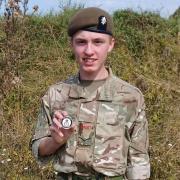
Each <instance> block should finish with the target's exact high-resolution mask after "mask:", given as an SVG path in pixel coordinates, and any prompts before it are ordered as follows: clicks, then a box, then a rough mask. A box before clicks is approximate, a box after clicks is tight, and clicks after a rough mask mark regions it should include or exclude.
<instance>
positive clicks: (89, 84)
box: [80, 78, 106, 94]
mask: <svg viewBox="0 0 180 180" xmlns="http://www.w3.org/2000/svg"><path fill="white" fill-rule="evenodd" d="M105 81H106V78H105V79H101V80H80V83H81V86H82V87H84V88H85V89H86V91H88V92H89V93H90V94H91V93H93V92H94V91H96V90H97V89H98V88H99V87H100V86H102V85H103V84H104V83H105Z"/></svg>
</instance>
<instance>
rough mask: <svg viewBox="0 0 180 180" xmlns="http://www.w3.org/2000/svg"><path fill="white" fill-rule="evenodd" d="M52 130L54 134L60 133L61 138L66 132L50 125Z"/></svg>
mask: <svg viewBox="0 0 180 180" xmlns="http://www.w3.org/2000/svg"><path fill="white" fill-rule="evenodd" d="M50 131H51V133H52V134H58V135H59V136H60V137H61V138H63V137H64V134H63V133H62V132H61V131H59V130H58V129H57V128H56V127H54V126H50Z"/></svg>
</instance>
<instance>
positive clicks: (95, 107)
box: [32, 69, 150, 179]
mask: <svg viewBox="0 0 180 180" xmlns="http://www.w3.org/2000/svg"><path fill="white" fill-rule="evenodd" d="M144 109H145V105H144V98H143V95H142V94H141V92H140V91H139V90H138V89H137V88H135V87H133V86H131V85H129V84H128V83H127V82H124V81H122V80H121V79H119V78H117V77H116V76H114V75H113V74H112V72H111V70H110V69H109V77H108V78H107V79H106V81H105V83H104V84H103V85H102V86H101V87H99V88H98V89H97V90H96V91H94V92H93V93H89V92H87V91H86V88H83V87H82V86H81V84H80V82H79V78H78V75H77V76H73V77H72V78H69V79H68V80H66V81H65V82H60V83H57V84H55V85H53V86H51V87H50V88H49V90H48V92H47V93H46V94H45V95H44V97H43V98H42V106H41V111H40V113H39V117H38V123H37V127H36V130H35V134H34V136H33V140H32V151H33V154H34V156H35V157H36V159H37V161H38V162H39V163H41V164H44V163H45V162H48V161H49V160H50V159H53V162H54V169H55V170H56V171H57V172H63V173H71V172H74V173H77V174H78V173H82V174H89V173H92V174H93V173H94V172H98V173H101V174H104V175H106V176H110V177H111V176H120V175H124V174H126V176H127V178H128V179H146V178H149V176H150V164H149V156H148V123H147V120H146V117H145V111H144ZM56 110H65V111H67V112H68V114H69V115H70V116H71V117H72V118H73V120H74V122H75V124H76V125H77V126H76V128H75V131H74V133H73V134H72V135H71V137H70V138H69V140H68V141H67V143H66V144H65V145H63V146H62V147H61V148H60V149H59V150H58V151H57V153H56V154H54V155H52V156H49V157H40V156H39V155H38V147H39V144H40V141H41V138H43V137H47V136H50V132H49V126H50V125H51V123H52V116H53V113H54V111H56Z"/></svg>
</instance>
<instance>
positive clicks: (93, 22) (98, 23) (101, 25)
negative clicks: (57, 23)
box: [68, 7, 113, 37]
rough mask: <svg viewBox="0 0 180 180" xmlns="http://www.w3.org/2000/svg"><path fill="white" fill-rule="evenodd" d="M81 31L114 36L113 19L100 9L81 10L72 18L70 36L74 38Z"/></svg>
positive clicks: (69, 29) (69, 27)
mask: <svg viewBox="0 0 180 180" xmlns="http://www.w3.org/2000/svg"><path fill="white" fill-rule="evenodd" d="M79 30H86V31H92V32H98V33H104V34H109V35H112V34H113V32H112V31H113V20H112V17H111V16H110V15H109V14H108V13H107V12H106V11H104V10H102V9H100V8H96V7H90V8H84V9H81V10H79V11H78V12H77V13H76V14H75V15H74V16H73V17H72V18H71V20H70V22H69V26H68V35H69V36H70V37H72V36H73V35H74V34H75V33H76V32H77V31H79Z"/></svg>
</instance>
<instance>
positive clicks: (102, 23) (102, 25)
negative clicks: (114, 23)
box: [97, 16, 107, 31]
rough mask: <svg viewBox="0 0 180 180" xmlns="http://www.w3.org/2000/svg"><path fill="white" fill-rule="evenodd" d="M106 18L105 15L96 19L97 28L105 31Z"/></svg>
mask: <svg viewBox="0 0 180 180" xmlns="http://www.w3.org/2000/svg"><path fill="white" fill-rule="evenodd" d="M106 27H107V19H106V17H105V16H100V17H99V21H98V26H97V28H98V30H102V31H106Z"/></svg>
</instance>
